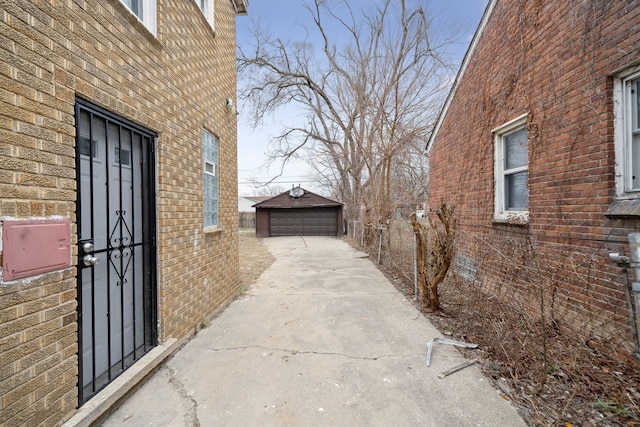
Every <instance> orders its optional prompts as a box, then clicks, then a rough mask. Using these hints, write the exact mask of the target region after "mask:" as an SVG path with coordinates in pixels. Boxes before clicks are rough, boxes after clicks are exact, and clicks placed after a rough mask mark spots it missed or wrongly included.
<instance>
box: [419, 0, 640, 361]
mask: <svg viewBox="0 0 640 427" xmlns="http://www.w3.org/2000/svg"><path fill="white" fill-rule="evenodd" d="M639 30H640V7H639V5H638V4H637V3H636V2H627V1H615V2H611V1H606V0H594V1H591V2H554V1H551V0H540V1H535V2H533V1H532V2H522V1H515V0H490V1H489V4H488V5H487V8H486V11H485V14H484V16H483V18H482V20H481V23H480V25H479V27H478V29H477V31H476V34H475V36H474V38H473V41H472V43H471V46H470V48H469V50H468V51H467V54H466V56H465V58H464V60H463V64H462V66H461V68H460V70H459V72H458V75H457V77H456V79H455V82H454V84H453V86H452V89H451V91H450V94H449V97H448V98H447V101H446V103H445V106H444V107H443V110H442V111H441V114H440V116H439V118H438V121H437V123H436V125H435V128H434V132H433V134H432V136H431V138H430V140H429V141H428V144H427V153H428V156H429V161H430V171H431V172H430V173H431V175H430V180H429V198H428V202H429V206H430V209H431V210H433V209H435V207H436V206H437V205H438V203H439V202H440V201H441V200H442V199H445V200H447V201H448V203H449V204H451V205H454V206H455V208H456V212H457V217H458V221H459V230H460V234H459V236H458V239H457V256H456V260H455V268H454V271H455V273H456V274H457V275H458V276H459V277H462V278H463V279H464V280H466V281H468V282H469V283H473V284H475V285H476V286H479V287H481V289H482V290H483V291H484V292H486V293H489V294H496V295H498V296H500V297H501V298H502V299H503V300H506V301H510V302H512V303H513V304H520V305H522V307H523V309H525V310H527V311H529V312H530V313H532V314H533V315H538V316H539V315H540V313H541V311H540V302H541V301H544V309H545V314H546V315H547V318H548V319H551V321H553V322H554V323H555V324H556V325H557V326H558V327H560V328H562V329H565V330H567V331H573V333H574V334H576V336H578V337H580V338H581V339H583V340H584V341H585V342H587V343H588V344H589V345H592V346H595V347H598V348H600V349H602V350H604V351H606V352H608V353H609V354H612V355H615V356H617V357H620V358H622V359H627V360H633V359H632V357H633V356H634V353H636V352H637V351H638V349H637V348H634V347H635V345H634V343H635V342H636V339H637V338H636V337H635V336H634V333H633V328H632V324H633V322H631V321H630V309H629V304H628V298H627V293H629V294H632V292H630V284H629V281H628V278H627V274H626V272H625V270H624V269H623V268H620V267H619V266H618V265H616V264H615V263H613V262H612V261H611V260H610V257H609V254H610V253H622V252H624V253H625V254H627V255H628V254H629V245H628V234H629V233H634V232H638V231H640V209H639V207H640V96H639V95H638V92H639V89H640V31H639ZM541 297H543V298H544V299H543V300H541ZM631 314H632V315H633V313H631ZM636 315H637V313H636ZM635 322H637V320H636V321H635ZM636 356H637V355H636Z"/></svg>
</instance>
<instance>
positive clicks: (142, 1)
mask: <svg viewBox="0 0 640 427" xmlns="http://www.w3.org/2000/svg"><path fill="white" fill-rule="evenodd" d="M121 1H122V3H124V5H125V6H127V8H129V10H130V11H131V12H133V14H134V15H136V16H137V17H138V19H139V20H140V21H142V23H143V24H144V26H145V27H147V29H148V30H149V31H150V32H151V33H152V34H153V35H154V36H155V35H156V0H121Z"/></svg>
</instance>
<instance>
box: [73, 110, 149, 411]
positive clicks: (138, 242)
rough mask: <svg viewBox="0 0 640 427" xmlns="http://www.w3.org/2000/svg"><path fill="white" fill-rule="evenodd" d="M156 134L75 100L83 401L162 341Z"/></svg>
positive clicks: (81, 393)
mask: <svg viewBox="0 0 640 427" xmlns="http://www.w3.org/2000/svg"><path fill="white" fill-rule="evenodd" d="M154 142H155V135H154V134H153V133H152V132H150V131H148V130H146V129H143V128H141V127H139V126H137V125H135V124H133V123H130V122H127V121H126V120H123V119H121V118H119V117H117V116H114V115H113V114H111V113H109V112H107V111H105V110H103V109H101V108H98V107H96V106H93V105H92V104H90V103H88V102H86V101H83V100H80V99H78V100H77V102H76V173H77V183H78V203H77V215H78V218H77V224H78V324H79V331H78V336H79V351H78V354H79V359H80V360H79V364H80V366H79V395H80V404H82V403H84V402H86V401H87V400H89V399H90V398H91V397H92V396H93V395H95V394H96V393H97V392H98V391H100V390H101V389H103V388H104V387H105V386H106V385H107V384H109V383H110V382H111V381H112V380H113V379H115V378H116V377H117V376H118V375H120V374H121V373H122V372H124V370H126V369H127V368H128V367H130V366H131V365H132V364H133V363H134V362H135V361H136V360H138V359H140V358H141V357H142V356H143V355H144V354H146V353H147V352H148V351H149V350H150V349H151V348H153V347H154V346H155V345H156V344H157V331H156V318H157V314H156V313H157V304H156V286H155V283H156V269H155V265H156V257H155V254H156V247H155V232H156V228H155V224H156V219H155V194H154V188H155V186H154V181H155V179H154V154H153V152H154Z"/></svg>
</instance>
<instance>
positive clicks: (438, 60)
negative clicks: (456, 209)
mask: <svg viewBox="0 0 640 427" xmlns="http://www.w3.org/2000/svg"><path fill="white" fill-rule="evenodd" d="M306 9H307V11H308V12H309V17H310V19H311V20H312V27H311V28H312V29H313V32H312V31H311V30H308V33H307V34H308V37H307V39H306V40H303V41H299V42H289V43H287V42H285V41H283V40H281V39H277V38H276V39H274V38H272V37H270V36H269V35H268V34H265V33H262V32H260V31H259V30H257V31H256V32H255V44H254V45H253V46H252V50H250V51H249V50H248V49H246V48H245V49H242V48H239V49H238V71H239V81H240V82H241V85H242V86H241V90H240V97H241V99H243V100H244V101H245V103H246V104H248V105H249V106H250V107H251V111H252V119H253V120H254V123H256V124H257V123H259V122H260V121H261V120H262V119H263V118H264V116H265V114H270V113H273V112H275V111H276V110H278V109H280V108H282V107H284V106H286V105H288V104H290V103H294V104H296V105H297V106H298V107H299V108H300V109H301V110H302V111H303V112H304V114H305V115H306V118H307V120H306V123H305V124H304V125H302V126H300V125H298V126H291V127H288V128H286V129H285V130H284V131H283V132H282V134H281V135H279V136H278V137H277V138H276V139H275V140H274V144H273V146H272V150H271V153H270V155H271V156H272V157H273V158H279V159H284V161H285V162H286V161H287V160H288V159H290V158H292V156H299V155H302V154H303V153H306V155H308V156H310V157H311V158H312V159H313V161H312V163H311V164H312V165H313V166H314V167H315V168H316V170H317V171H318V173H319V174H320V176H322V179H323V181H325V182H326V183H327V184H330V185H332V186H333V189H334V194H335V195H336V196H337V197H338V198H340V199H341V200H342V201H343V202H344V203H345V205H346V211H347V218H348V219H364V220H365V221H367V222H370V223H372V224H383V223H386V222H387V221H388V220H389V219H390V218H391V216H392V214H393V212H394V210H395V204H396V203H397V202H398V201H404V202H407V201H410V202H412V203H413V202H414V200H412V199H414V198H416V197H418V196H416V193H419V191H418V192H416V188H417V187H418V185H417V181H416V180H422V179H424V173H425V172H426V167H425V165H424V159H422V158H421V156H422V147H424V143H425V141H426V136H427V134H428V132H430V130H431V127H432V124H433V122H434V120H435V115H436V114H437V112H438V111H439V105H440V101H441V97H442V96H443V95H444V94H445V92H444V91H445V90H446V89H447V85H448V81H449V79H450V76H451V70H450V67H449V66H447V64H446V63H445V61H444V60H443V58H444V56H445V48H446V47H447V45H448V44H449V42H450V39H445V38H444V37H442V34H434V31H433V30H432V28H431V21H430V20H429V19H428V17H427V14H426V12H425V10H424V8H423V7H421V6H418V7H416V8H413V9H409V8H408V7H407V4H406V1H405V0H383V1H381V4H378V5H374V6H373V7H371V8H370V9H369V10H368V11H360V12H359V13H358V14H356V11H354V10H353V9H352V8H351V6H350V3H349V2H348V1H344V0H343V1H333V2H331V1H329V0H313V1H311V2H310V3H308V4H306ZM312 33H313V34H316V35H317V37H316V39H317V40H319V43H317V45H314V44H312V43H311V42H310V40H311V36H310V35H311V34H312ZM418 159H419V160H418ZM424 182H425V181H422V183H423V185H424ZM398 191H399V192H400V193H397V192H398ZM407 192H408V193H407ZM402 199H404V200H402Z"/></svg>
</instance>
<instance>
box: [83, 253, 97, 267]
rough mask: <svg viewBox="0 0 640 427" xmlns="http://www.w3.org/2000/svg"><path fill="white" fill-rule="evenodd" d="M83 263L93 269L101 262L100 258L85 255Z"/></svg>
mask: <svg viewBox="0 0 640 427" xmlns="http://www.w3.org/2000/svg"><path fill="white" fill-rule="evenodd" d="M82 261H83V262H84V265H86V266H87V267H91V266H94V265H96V264H97V263H99V262H100V258H98V257H95V256H93V255H85V256H84V257H83V258H82Z"/></svg>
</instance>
